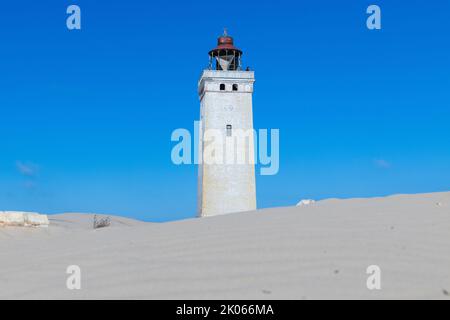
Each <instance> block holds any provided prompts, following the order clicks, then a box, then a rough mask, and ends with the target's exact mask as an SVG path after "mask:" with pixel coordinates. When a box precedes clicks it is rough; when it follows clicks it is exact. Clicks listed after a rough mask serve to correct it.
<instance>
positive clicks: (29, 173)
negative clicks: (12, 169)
mask: <svg viewBox="0 0 450 320" xmlns="http://www.w3.org/2000/svg"><path fill="white" fill-rule="evenodd" d="M16 168H17V171H19V173H20V174H21V175H23V176H25V177H36V176H37V174H38V172H39V166H38V165H36V164H34V163H29V162H27V163H24V162H22V161H16Z"/></svg>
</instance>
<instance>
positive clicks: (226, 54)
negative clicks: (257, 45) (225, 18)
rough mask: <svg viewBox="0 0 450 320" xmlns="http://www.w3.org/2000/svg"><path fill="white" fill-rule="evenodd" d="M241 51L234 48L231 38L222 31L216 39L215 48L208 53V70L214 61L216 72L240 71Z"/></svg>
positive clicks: (225, 31)
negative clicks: (214, 60)
mask: <svg viewBox="0 0 450 320" xmlns="http://www.w3.org/2000/svg"><path fill="white" fill-rule="evenodd" d="M241 56H242V51H241V50H240V49H238V48H236V47H235V46H234V41H233V38H232V37H230V36H229V35H228V33H227V30H226V29H225V30H224V33H223V35H222V36H220V37H219V38H218V39H217V47H215V48H214V49H213V50H211V51H210V52H209V57H210V68H212V60H213V59H216V70H223V71H228V70H232V71H233V70H240V69H241Z"/></svg>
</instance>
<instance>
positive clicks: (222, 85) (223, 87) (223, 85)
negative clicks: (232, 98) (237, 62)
mask: <svg viewBox="0 0 450 320" xmlns="http://www.w3.org/2000/svg"><path fill="white" fill-rule="evenodd" d="M220 91H225V84H223V83H221V84H220Z"/></svg>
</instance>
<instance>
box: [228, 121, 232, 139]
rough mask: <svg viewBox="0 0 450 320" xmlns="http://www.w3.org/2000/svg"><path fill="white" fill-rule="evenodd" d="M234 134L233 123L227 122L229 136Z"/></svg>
mask: <svg viewBox="0 0 450 320" xmlns="http://www.w3.org/2000/svg"><path fill="white" fill-rule="evenodd" d="M232 134H233V126H232V125H231V124H227V137H231V135H232Z"/></svg>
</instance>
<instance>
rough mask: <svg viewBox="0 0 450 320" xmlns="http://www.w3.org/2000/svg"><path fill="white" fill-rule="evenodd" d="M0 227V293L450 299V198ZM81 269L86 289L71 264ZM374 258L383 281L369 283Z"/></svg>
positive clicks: (71, 217)
mask: <svg viewBox="0 0 450 320" xmlns="http://www.w3.org/2000/svg"><path fill="white" fill-rule="evenodd" d="M92 218H93V217H92V215H80V214H63V215H54V216H49V219H50V227H49V228H44V229H39V228H0V265H1V266H0V268H1V269H0V298H2V299H13V298H19V299H28V298H37V299H50V298H56V299H84V298H94V299H103V298H112V299H116V298H125V299H332V298H337V299H350V298H356V299H393V298H405V299H414V298H425V299H449V298H450V297H449V295H448V292H450V193H435V194H423V195H408V196H406V195H400V196H392V197H387V198H374V199H351V200H337V199H334V200H325V201H319V202H316V203H314V204H312V205H308V206H299V207H289V208H275V209H266V210H260V211H256V212H248V213H238V214H230V215H225V216H218V217H212V218H204V219H191V220H183V221H177V222H171V223H164V224H153V223H144V222H139V221H134V220H130V219H125V218H120V217H113V219H112V226H111V227H108V228H104V229H98V230H93V229H92ZM69 265H78V266H80V268H81V270H82V288H81V290H72V291H71V290H68V289H67V288H66V279H67V277H68V275H67V274H66V268H67V266H69ZM369 265H378V266H380V268H381V271H382V276H381V282H382V288H381V290H374V291H370V290H368V289H367V287H366V280H367V277H368V275H367V274H366V269H367V267H368V266H369Z"/></svg>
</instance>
